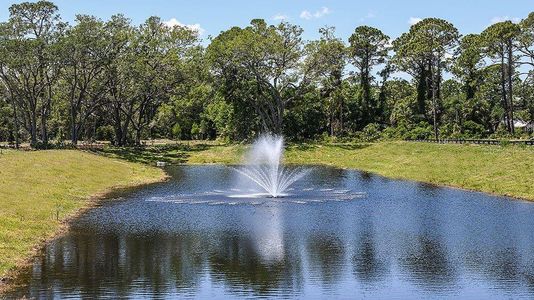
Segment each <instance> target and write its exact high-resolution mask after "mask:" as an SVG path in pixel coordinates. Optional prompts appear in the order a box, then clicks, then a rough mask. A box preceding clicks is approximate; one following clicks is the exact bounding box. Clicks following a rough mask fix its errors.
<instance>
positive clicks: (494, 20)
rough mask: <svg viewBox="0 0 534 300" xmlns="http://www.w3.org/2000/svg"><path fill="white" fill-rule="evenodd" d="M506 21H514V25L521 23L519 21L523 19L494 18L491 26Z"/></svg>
mask: <svg viewBox="0 0 534 300" xmlns="http://www.w3.org/2000/svg"><path fill="white" fill-rule="evenodd" d="M504 21H512V22H513V23H519V21H521V19H520V18H517V17H509V16H500V17H493V18H492V19H491V24H495V23H499V22H504Z"/></svg>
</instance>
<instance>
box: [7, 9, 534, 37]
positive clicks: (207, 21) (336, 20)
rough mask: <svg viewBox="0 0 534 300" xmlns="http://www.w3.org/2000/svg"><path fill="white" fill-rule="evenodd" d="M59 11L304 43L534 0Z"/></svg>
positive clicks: (465, 19)
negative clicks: (294, 28)
mask: <svg viewBox="0 0 534 300" xmlns="http://www.w3.org/2000/svg"><path fill="white" fill-rule="evenodd" d="M18 2H20V1H12V0H0V20H2V21H4V20H6V19H7V18H8V15H9V12H8V7H9V6H10V5H11V4H13V3H18ZM53 2H54V3H56V5H58V6H59V9H60V13H61V15H62V16H63V18H64V19H65V20H67V21H72V20H73V18H74V16H75V15H76V14H78V13H83V14H91V15H95V16H98V17H100V18H102V19H107V18H109V16H111V15H113V14H115V13H123V14H125V15H126V16H127V17H129V18H131V19H132V21H133V22H134V23H141V22H143V21H144V20H145V19H146V18H148V17H149V16H152V15H157V16H160V17H161V18H162V19H164V20H171V19H175V21H176V22H180V23H181V24H188V25H192V26H195V27H196V28H199V27H200V28H201V31H202V32H203V34H202V37H203V38H204V39H206V38H207V37H208V36H209V35H212V36H216V35H217V34H218V33H219V32H220V31H222V30H225V29H228V28H230V27H232V26H236V25H237V26H246V25H247V24H248V23H249V22H250V20H251V19H253V18H263V19H265V20H267V21H268V22H270V23H277V22H279V20H280V19H281V18H285V19H286V20H287V21H289V22H292V23H295V24H298V25H300V26H302V27H303V28H304V30H305V33H304V37H305V38H306V39H314V38H316V37H317V36H318V33H317V31H318V29H319V28H320V27H323V26H325V25H329V26H334V27H336V32H337V35H338V36H339V37H341V38H343V39H344V40H345V41H346V40H347V38H348V37H349V36H350V34H351V33H352V31H353V30H354V28H355V27H357V26H359V25H362V24H366V25H370V26H374V27H377V28H379V29H381V30H382V31H383V32H384V33H386V34H388V35H389V36H391V37H392V38H395V37H397V36H399V35H400V34H401V33H402V32H405V31H407V30H408V29H409V26H410V20H411V21H412V22H413V21H416V20H417V19H418V18H424V17H431V16H432V17H439V18H443V19H446V20H449V21H450V22H452V23H453V24H454V25H455V26H456V27H457V28H458V29H459V30H460V32H461V33H462V34H467V33H473V32H480V31H482V30H483V29H484V28H486V27H487V26H488V25H490V24H491V23H492V22H495V21H498V20H503V19H512V20H518V19H521V18H523V17H525V16H526V15H527V14H528V13H529V12H531V11H534V0H448V1H446V0H442V1H431V0H426V1H423V0H413V1H409V0H405V1H400V0H399V1H394V0H382V1H379V0H375V1H369V0H367V1H359V0H356V1H347V0H345V1H339V0H338V1H326V0H322V1H321V0H308V1H304V0H293V1H282V0H271V1H266V0H265V1H259V0H258V1H252V0H249V1H246V0H226V1H216V0H196V1H185V0H174V1H170V0H167V1H164V0H150V1H149V0H56V1H53Z"/></svg>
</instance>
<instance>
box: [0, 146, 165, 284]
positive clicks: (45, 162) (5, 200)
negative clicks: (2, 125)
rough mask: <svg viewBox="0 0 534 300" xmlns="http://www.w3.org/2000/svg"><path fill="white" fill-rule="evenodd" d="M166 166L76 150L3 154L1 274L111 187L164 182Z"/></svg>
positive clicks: (0, 178) (0, 181) (0, 157)
mask: <svg viewBox="0 0 534 300" xmlns="http://www.w3.org/2000/svg"><path fill="white" fill-rule="evenodd" d="M164 176H165V174H164V172H163V171H162V170H160V169H157V168H153V167H149V166H146V165H141V164H135V163H131V162H126V161H120V160H116V159H110V158H106V157H102V156H97V155H94V154H90V153H85V152H81V151H72V150H56V151H54V150H52V151H35V152H22V151H3V153H1V154H0V278H2V277H3V276H9V275H13V274H8V273H12V272H14V270H15V267H17V266H21V265H23V264H24V263H25V262H26V261H27V259H28V258H29V257H31V255H32V252H34V251H35V250H36V247H38V246H39V245H40V244H41V243H42V242H43V241H44V240H46V239H47V238H50V237H52V236H53V235H54V234H57V233H58V232H59V231H60V230H61V228H62V225H63V224H65V222H64V221H65V220H67V219H68V218H70V217H72V216H74V215H76V213H77V212H79V211H80V210H81V209H83V208H87V207H89V206H90V205H91V203H92V201H91V200H92V199H96V198H97V197H98V196H99V195H103V194H104V193H106V192H109V191H111V189H113V188H118V187H129V186H134V185H140V184H146V183H150V182H155V181H159V180H162V179H163V178H164ZM0 285H1V283H0ZM0 290H1V286H0Z"/></svg>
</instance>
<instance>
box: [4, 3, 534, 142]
mask: <svg viewBox="0 0 534 300" xmlns="http://www.w3.org/2000/svg"><path fill="white" fill-rule="evenodd" d="M9 13H10V16H9V18H8V20H6V21H4V22H1V23H0V81H1V84H0V141H8V142H10V143H13V144H15V145H19V144H20V143H21V142H26V141H29V142H30V144H31V146H32V147H36V148H46V147H50V146H52V145H53V144H54V143H64V141H66V140H70V142H71V143H72V144H77V143H78V142H79V141H81V140H84V141H89V140H109V141H111V142H112V143H113V144H115V145H118V146H124V145H138V144H141V141H142V140H145V139H153V138H172V139H216V138H220V139H226V140H230V141H240V140H247V139H249V138H251V137H254V136H255V135H257V134H258V133H260V132H272V133H276V134H284V135H286V136H287V137H288V138H290V139H313V138H318V137H324V136H330V137H339V138H343V137H348V138H367V139H372V138H377V137H388V138H441V137H449V138H455V137H456V138H457V137H477V138H483V137H491V136H518V135H521V134H523V135H528V134H529V133H528V130H520V132H518V130H517V128H516V127H517V124H518V123H522V124H523V125H522V126H524V125H525V124H529V123H530V124H531V125H530V126H532V122H533V120H534V82H533V80H534V13H530V14H529V15H528V16H526V17H525V18H524V19H523V20H521V21H520V22H518V23H513V22H511V21H504V22H499V23H496V24H493V25H491V26H489V27H488V28H486V29H485V30H484V31H483V32H481V33H479V34H467V35H464V36H462V35H461V34H460V33H459V32H458V30H457V29H456V28H455V26H454V25H453V24H451V23H450V22H448V21H446V20H442V19H438V18H426V19H423V20H422V21H420V22H418V23H416V24H414V25H412V26H411V27H410V29H409V31H408V32H406V33H403V34H402V35H401V36H399V37H397V38H394V39H392V38H391V37H389V36H387V35H386V34H385V33H383V32H382V31H381V30H380V29H377V28H373V27H370V26H359V27H357V28H356V29H355V30H354V33H353V34H352V35H351V36H350V37H349V39H348V41H346V42H345V41H343V40H342V39H340V38H338V37H336V35H335V31H334V28H333V27H325V28H322V29H320V31H319V33H320V38H319V39H317V40H313V41H305V40H304V39H303V37H302V34H303V30H302V28H301V27H299V26H297V25H294V24H290V23H287V22H281V23H279V24H275V25H269V24H267V22H265V21H264V20H261V19H255V20H252V21H251V23H250V25H249V26H246V27H243V28H241V27H232V28H230V29H228V30H226V31H223V32H221V33H220V34H219V35H217V36H216V37H214V38H210V40H209V44H208V45H207V46H202V44H201V41H200V38H199V34H198V32H196V31H195V30H193V29H190V28H188V27H185V26H168V25H167V24H165V22H163V21H162V20H161V19H160V18H158V17H150V18H148V19H147V20H146V21H145V22H144V23H143V24H140V25H134V24H132V22H131V21H130V20H129V19H128V18H127V17H125V16H123V15H114V16H112V17H111V18H110V19H109V20H105V21H104V20H101V19H99V18H97V17H94V16H89V15H77V16H76V18H75V21H74V24H68V23H66V22H64V21H63V20H62V19H61V17H60V15H59V12H58V8H57V7H56V6H55V5H54V4H53V3H52V2H48V1H39V2H34V3H29V2H24V3H20V4H14V5H12V6H11V7H10V8H9ZM401 74H405V75H401ZM525 128H529V127H528V125H527V126H526V127H525ZM530 134H531V133H530Z"/></svg>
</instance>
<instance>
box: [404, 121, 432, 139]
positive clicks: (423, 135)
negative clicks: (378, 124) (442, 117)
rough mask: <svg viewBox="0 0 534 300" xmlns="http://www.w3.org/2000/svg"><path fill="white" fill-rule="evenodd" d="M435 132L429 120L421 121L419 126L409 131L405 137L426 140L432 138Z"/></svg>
mask: <svg viewBox="0 0 534 300" xmlns="http://www.w3.org/2000/svg"><path fill="white" fill-rule="evenodd" d="M433 134H434V132H433V130H432V126H430V124H428V123H427V122H420V123H419V124H417V126H415V127H414V128H412V129H411V130H410V131H408V132H407V133H406V134H405V135H404V138H405V139H409V140H426V139H429V138H431V137H432V135H433Z"/></svg>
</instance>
